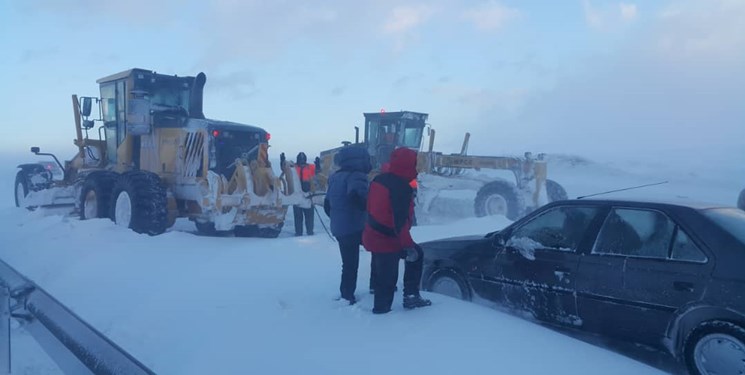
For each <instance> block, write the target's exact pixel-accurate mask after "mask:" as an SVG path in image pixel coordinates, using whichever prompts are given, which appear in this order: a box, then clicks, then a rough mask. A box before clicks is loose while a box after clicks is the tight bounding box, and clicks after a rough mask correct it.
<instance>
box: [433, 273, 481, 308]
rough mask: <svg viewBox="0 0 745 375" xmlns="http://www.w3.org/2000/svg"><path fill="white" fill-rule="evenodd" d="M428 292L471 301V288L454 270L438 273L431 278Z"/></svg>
mask: <svg viewBox="0 0 745 375" xmlns="http://www.w3.org/2000/svg"><path fill="white" fill-rule="evenodd" d="M428 284H429V285H428V287H427V290H428V291H430V292H434V293H438V294H444V295H446V296H449V297H453V298H457V299H462V300H465V301H470V300H471V287H470V286H469V285H468V282H466V280H465V279H463V278H462V277H461V276H460V275H459V274H457V273H456V272H455V271H452V270H440V271H436V272H435V273H434V274H433V275H432V276H431V277H430V278H429V283H428Z"/></svg>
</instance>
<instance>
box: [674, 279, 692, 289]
mask: <svg viewBox="0 0 745 375" xmlns="http://www.w3.org/2000/svg"><path fill="white" fill-rule="evenodd" d="M673 288H675V290H680V291H682V292H693V283H689V282H686V281H673Z"/></svg>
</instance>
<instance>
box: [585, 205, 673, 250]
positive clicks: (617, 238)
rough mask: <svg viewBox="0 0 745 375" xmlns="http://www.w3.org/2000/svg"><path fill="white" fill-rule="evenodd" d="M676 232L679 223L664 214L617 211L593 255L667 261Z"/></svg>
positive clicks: (597, 242)
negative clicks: (676, 224) (676, 223)
mask: <svg viewBox="0 0 745 375" xmlns="http://www.w3.org/2000/svg"><path fill="white" fill-rule="evenodd" d="M674 230H675V223H674V222H673V221H672V220H670V219H669V218H668V217H667V215H665V214H663V213H662V212H659V211H653V210H644V209H627V208H614V209H612V210H611V212H610V213H609V214H608V216H607V217H606V219H605V222H604V223H603V226H602V228H601V229H600V233H599V234H598V238H597V241H595V246H594V247H593V249H592V253H593V254H613V255H626V256H636V257H645V258H661V259H666V258H667V257H668V251H669V249H670V244H671V241H672V239H673V232H674Z"/></svg>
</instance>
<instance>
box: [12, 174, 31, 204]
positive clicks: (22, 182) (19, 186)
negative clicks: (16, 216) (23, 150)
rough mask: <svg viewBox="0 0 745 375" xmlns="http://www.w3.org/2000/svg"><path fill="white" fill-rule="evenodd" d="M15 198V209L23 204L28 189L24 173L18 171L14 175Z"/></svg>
mask: <svg viewBox="0 0 745 375" xmlns="http://www.w3.org/2000/svg"><path fill="white" fill-rule="evenodd" d="M14 186H15V192H14V193H15V194H14V195H15V198H16V207H21V204H23V199H24V198H26V196H27V195H28V192H29V189H28V180H27V177H26V171H25V170H20V171H18V173H16V183H15V185H14Z"/></svg>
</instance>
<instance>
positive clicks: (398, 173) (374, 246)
mask: <svg viewBox="0 0 745 375" xmlns="http://www.w3.org/2000/svg"><path fill="white" fill-rule="evenodd" d="M416 175H417V172H416V152H414V151H412V150H410V149H408V148H398V149H396V150H395V151H393V153H392V154H391V159H390V162H389V165H388V172H386V173H382V174H380V175H378V176H377V177H375V179H374V180H373V181H372V183H371V184H370V193H369V195H368V198H367V211H368V217H367V224H366V225H365V231H364V232H363V234H362V244H363V245H364V246H365V249H367V250H368V251H371V252H374V253H392V252H397V251H401V250H403V249H404V248H407V247H412V246H414V245H415V244H414V240H413V239H412V238H411V234H410V233H409V230H410V229H411V223H412V217H413V215H414V196H413V189H412V188H411V186H410V185H409V182H410V181H411V180H414V179H416Z"/></svg>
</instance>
